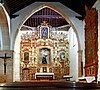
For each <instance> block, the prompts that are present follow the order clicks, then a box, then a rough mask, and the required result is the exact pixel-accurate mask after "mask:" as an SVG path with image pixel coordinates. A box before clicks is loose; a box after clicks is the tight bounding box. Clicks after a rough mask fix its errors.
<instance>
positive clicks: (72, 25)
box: [16, 4, 82, 61]
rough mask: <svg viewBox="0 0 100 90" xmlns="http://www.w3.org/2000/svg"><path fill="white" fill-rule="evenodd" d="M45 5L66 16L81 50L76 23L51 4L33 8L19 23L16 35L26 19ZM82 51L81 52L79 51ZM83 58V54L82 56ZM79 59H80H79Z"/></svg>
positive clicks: (44, 5)
mask: <svg viewBox="0 0 100 90" xmlns="http://www.w3.org/2000/svg"><path fill="white" fill-rule="evenodd" d="M45 7H49V8H51V9H53V10H54V11H56V12H58V13H59V14H60V15H61V16H62V17H64V18H65V20H66V21H67V22H68V23H69V24H70V25H71V27H72V28H73V30H74V32H75V34H76V37H77V41H78V51H81V45H80V40H79V36H78V33H77V30H76V28H75V26H74V24H73V23H72V22H71V20H70V19H69V18H68V17H67V15H65V14H64V12H62V11H60V10H58V9H57V8H55V7H53V6H52V5H51V4H42V5H40V6H39V7H37V8H36V9H35V10H33V11H32V12H31V13H29V14H28V15H27V16H25V17H24V19H23V21H22V22H21V23H20V24H19V27H18V29H17V31H16V36H17V34H18V31H19V30H20V29H21V27H22V25H23V24H24V23H25V21H26V20H27V19H28V18H29V17H30V16H31V15H33V14H34V13H35V12H38V11H39V10H41V9H42V8H45ZM78 53H80V52H78ZM80 56H81V55H79V54H78V59H80V58H79V57H80ZM81 59H82V56H81ZM78 61H79V60H78Z"/></svg>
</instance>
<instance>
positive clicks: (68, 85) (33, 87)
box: [0, 80, 100, 90]
mask: <svg viewBox="0 0 100 90" xmlns="http://www.w3.org/2000/svg"><path fill="white" fill-rule="evenodd" d="M0 90H100V85H99V84H96V83H80V82H70V81H59V80H58V81H57V80H54V81H53V80H51V81H40V80H37V81H30V82H29V81H25V82H12V83H1V84H0Z"/></svg>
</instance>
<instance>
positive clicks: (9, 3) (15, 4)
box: [0, 0, 97, 18]
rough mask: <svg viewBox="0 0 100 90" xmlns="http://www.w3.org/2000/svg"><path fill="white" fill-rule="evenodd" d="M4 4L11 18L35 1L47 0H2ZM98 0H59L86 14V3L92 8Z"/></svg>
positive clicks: (50, 0)
mask: <svg viewBox="0 0 100 90" xmlns="http://www.w3.org/2000/svg"><path fill="white" fill-rule="evenodd" d="M0 1H1V3H3V4H4V6H5V8H6V9H7V11H8V13H9V15H10V17H11V18H13V17H14V16H13V14H14V13H15V12H17V11H19V10H21V9H23V8H24V7H26V6H28V5H30V4H32V3H34V2H39V1H40V2H46V0H0ZM96 1H97V0H59V2H60V3H62V4H64V5H65V6H67V7H69V8H70V9H72V10H74V11H75V12H77V13H79V14H80V15H82V18H84V16H85V5H86V6H88V8H91V7H92V6H93V5H94V3H95V2H96ZM47 2H58V0H47Z"/></svg>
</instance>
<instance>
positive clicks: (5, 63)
mask: <svg viewBox="0 0 100 90" xmlns="http://www.w3.org/2000/svg"><path fill="white" fill-rule="evenodd" d="M0 58H3V59H4V75H6V65H7V62H6V59H7V58H11V57H7V56H6V53H5V56H4V57H0Z"/></svg>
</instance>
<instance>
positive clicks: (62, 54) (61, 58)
mask: <svg viewBox="0 0 100 90" xmlns="http://www.w3.org/2000/svg"><path fill="white" fill-rule="evenodd" d="M64 59H65V52H60V60H64Z"/></svg>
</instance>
